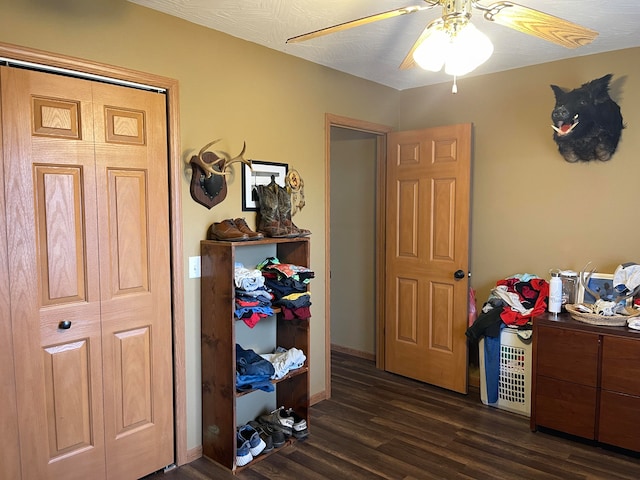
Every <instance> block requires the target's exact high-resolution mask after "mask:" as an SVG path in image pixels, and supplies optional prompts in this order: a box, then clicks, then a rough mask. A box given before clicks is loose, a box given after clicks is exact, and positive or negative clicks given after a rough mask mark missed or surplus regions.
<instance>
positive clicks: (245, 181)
mask: <svg viewBox="0 0 640 480" xmlns="http://www.w3.org/2000/svg"><path fill="white" fill-rule="evenodd" d="M251 165H252V166H253V169H251V168H249V166H248V165H242V210H243V211H245V212H247V211H257V210H258V204H257V202H256V200H257V197H256V187H257V186H258V185H268V184H269V183H271V180H272V179H273V180H275V182H276V183H277V184H278V185H280V186H281V187H284V186H285V178H286V177H287V169H288V167H289V166H288V165H287V164H286V163H275V162H263V161H260V160H252V161H251Z"/></svg>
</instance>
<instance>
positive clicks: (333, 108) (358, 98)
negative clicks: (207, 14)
mask: <svg viewBox="0 0 640 480" xmlns="http://www.w3.org/2000/svg"><path fill="white" fill-rule="evenodd" d="M283 41H284V39H283ZM0 42H4V43H10V44H16V45H20V46H24V47H30V48H36V49H40V50H45V51H49V52H55V53H58V54H64V55H69V56H75V57H80V58H84V59H88V60H94V61H98V62H102V63H107V64H112V65H117V66H121V67H126V68H131V69H135V70H140V71H144V72H149V73H153V74H157V75H162V76H166V77H171V78H175V79H177V80H178V81H179V82H180V123H181V125H180V127H181V139H182V149H183V151H184V158H185V160H188V158H189V157H190V155H191V154H192V153H193V151H194V150H197V149H199V148H200V147H202V146H203V145H204V144H205V143H207V142H209V141H211V140H213V139H215V138H222V139H223V140H222V142H220V144H218V145H216V147H218V149H220V150H224V151H229V152H231V153H237V152H239V151H240V149H241V148H242V142H243V141H246V142H247V157H249V158H255V159H259V160H266V161H274V162H284V163H288V164H290V165H292V166H294V167H295V168H297V169H298V170H299V172H300V174H301V175H302V177H303V179H304V181H305V194H306V206H305V208H304V209H303V210H302V211H301V212H300V213H299V214H297V215H296V217H295V223H296V224H297V225H298V226H300V227H304V228H309V229H310V230H311V231H312V232H313V235H312V247H311V267H312V268H313V269H314V270H315V272H316V278H315V279H314V281H313V284H312V295H313V321H312V322H311V325H312V328H311V335H312V342H311V343H312V344H311V365H312V370H311V393H312V394H317V393H320V392H322V391H323V390H324V387H325V385H324V380H325V371H324V363H325V355H324V352H325V343H324V338H325V331H324V318H325V301H324V291H325V278H324V272H325V268H324V259H325V247H324V231H325V222H324V218H325V208H324V207H325V204H324V192H325V190H324V188H325V186H324V178H325V171H324V155H325V152H324V141H325V137H324V115H325V113H326V112H330V113H333V114H336V115H342V116H346V117H351V118H356V119H366V120H368V121H370V122H376V123H380V124H386V125H393V124H394V123H395V119H396V116H397V103H398V98H399V92H396V91H394V90H392V89H389V88H387V87H383V86H380V85H377V84H374V83H371V82H367V81H364V80H361V79H357V78H355V77H351V76H348V75H344V74H341V73H338V72H336V71H333V70H330V69H327V68H324V67H320V66H318V65H314V64H311V63H308V62H305V61H302V60H299V59H297V58H294V57H291V56H288V55H284V54H281V53H278V52H276V51H274V50H269V49H265V48H263V47H259V46H257V45H255V44H252V43H248V42H244V41H241V40H238V39H236V38H233V37H230V36H228V35H225V34H222V33H219V32H215V31H212V30H208V29H206V28H203V27H200V26H197V25H194V24H190V23H188V22H185V21H183V20H179V19H176V18H173V17H170V16H167V15H164V14H161V13H157V12H155V11H153V10H149V9H146V8H143V7H139V6H137V5H134V4H130V3H128V2H126V1H124V0H111V1H108V0H102V1H100V0H96V1H92V2H89V1H83V0H22V1H20V2H17V1H15V0H0ZM372 99H375V100H376V101H375V102H374V101H372ZM189 178H190V175H189V171H187V172H186V173H185V176H184V181H183V184H182V192H183V193H182V197H183V198H182V202H183V213H184V245H185V251H184V252H183V255H184V259H185V265H187V257H189V256H195V255H199V242H200V240H201V239H203V238H205V235H206V230H207V227H208V226H209V225H210V224H211V223H212V222H214V221H219V220H222V219H225V218H230V217H237V216H243V215H244V214H243V212H242V207H241V205H242V202H241V196H240V190H241V179H240V176H238V175H236V176H233V177H231V178H230V183H229V192H228V194H227V199H226V200H225V201H224V202H223V203H221V204H220V205H218V206H216V207H214V208H213V209H211V210H207V209H206V208H204V207H202V206H200V205H198V204H196V203H195V202H194V201H193V200H192V199H191V197H190V195H189V183H188V181H189ZM245 213H249V215H246V217H247V220H248V221H249V223H250V224H253V223H254V221H255V220H254V217H255V214H254V213H253V212H245ZM184 309H185V318H186V332H185V335H186V355H187V357H186V359H185V361H186V370H187V391H188V396H187V413H188V419H187V421H188V432H187V446H188V448H189V449H192V448H195V447H197V446H199V445H200V444H201V427H200V425H201V415H200V410H201V403H200V313H199V312H200V283H199V281H198V280H193V279H188V278H187V272H185V306H184Z"/></svg>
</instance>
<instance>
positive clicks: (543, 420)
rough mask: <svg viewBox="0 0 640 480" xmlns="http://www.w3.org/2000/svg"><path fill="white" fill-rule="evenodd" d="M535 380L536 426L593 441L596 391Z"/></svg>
mask: <svg viewBox="0 0 640 480" xmlns="http://www.w3.org/2000/svg"><path fill="white" fill-rule="evenodd" d="M536 381H537V383H536V394H535V402H536V410H535V412H536V416H535V423H536V425H538V426H542V427H548V428H553V429H554V430H560V431H562V432H566V433H569V434H572V435H577V436H579V437H584V438H588V439H591V440H593V439H594V438H595V418H596V397H597V390H596V388H595V387H590V386H585V385H580V384H577V383H571V382H565V381H561V380H557V379H555V378H548V377H543V376H538V377H537V379H536Z"/></svg>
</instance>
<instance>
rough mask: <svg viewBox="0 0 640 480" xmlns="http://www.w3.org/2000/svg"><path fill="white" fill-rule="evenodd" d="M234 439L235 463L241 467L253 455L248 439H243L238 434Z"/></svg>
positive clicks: (249, 460) (251, 458)
mask: <svg viewBox="0 0 640 480" xmlns="http://www.w3.org/2000/svg"><path fill="white" fill-rule="evenodd" d="M236 441H237V443H236V465H237V466H238V467H243V466H245V465H247V464H248V463H249V462H251V460H253V455H251V450H250V448H249V441H247V440H243V439H242V438H240V435H238V438H237V440H236Z"/></svg>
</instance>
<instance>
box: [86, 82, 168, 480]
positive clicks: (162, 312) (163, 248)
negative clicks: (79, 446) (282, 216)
mask: <svg viewBox="0 0 640 480" xmlns="http://www.w3.org/2000/svg"><path fill="white" fill-rule="evenodd" d="M93 91H94V113H95V115H94V127H95V145H96V147H95V148H96V150H95V151H96V166H97V168H96V176H97V185H98V195H97V200H98V216H97V220H98V236H99V251H100V297H101V298H100V299H101V302H100V304H101V316H102V342H103V344H102V351H103V366H104V389H105V401H104V409H105V412H104V413H105V435H106V449H107V452H106V454H107V478H110V479H113V480H120V479H124V478H139V477H142V476H144V475H146V474H148V473H150V472H152V471H155V470H158V469H160V468H163V467H165V466H167V465H169V464H171V463H172V462H173V373H172V372H173V362H172V358H173V357H172V343H171V282H170V279H171V272H170V244H169V193H168V188H169V180H168V172H167V169H168V165H167V155H168V153H167V140H166V138H167V137H166V111H165V97H164V95H162V94H159V93H154V92H146V91H141V90H135V89H132V88H126V87H117V86H113V85H104V84H97V85H94V87H93Z"/></svg>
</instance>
